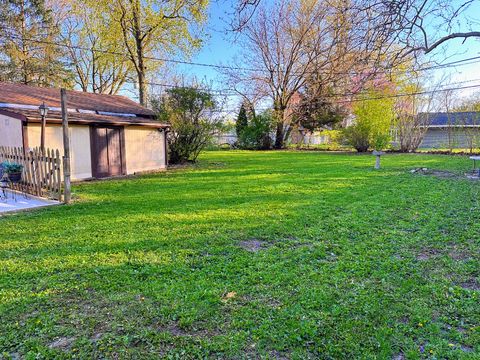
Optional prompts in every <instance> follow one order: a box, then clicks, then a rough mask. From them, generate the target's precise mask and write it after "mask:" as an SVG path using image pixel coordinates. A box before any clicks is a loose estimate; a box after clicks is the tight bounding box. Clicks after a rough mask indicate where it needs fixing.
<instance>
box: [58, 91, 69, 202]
mask: <svg viewBox="0 0 480 360" xmlns="http://www.w3.org/2000/svg"><path fill="white" fill-rule="evenodd" d="M60 98H61V102H62V128H63V151H64V153H63V181H64V195H63V198H64V201H65V203H66V204H68V203H69V202H70V199H71V192H72V185H71V183H70V139H69V133H68V111H67V91H66V90H65V89H60Z"/></svg>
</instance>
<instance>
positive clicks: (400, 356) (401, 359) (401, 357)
mask: <svg viewBox="0 0 480 360" xmlns="http://www.w3.org/2000/svg"><path fill="white" fill-rule="evenodd" d="M404 359H405V355H404V354H403V353H402V352H400V353H398V354H396V355H393V356H392V360H404Z"/></svg>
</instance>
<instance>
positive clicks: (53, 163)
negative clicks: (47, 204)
mask: <svg viewBox="0 0 480 360" xmlns="http://www.w3.org/2000/svg"><path fill="white" fill-rule="evenodd" d="M4 161H9V162H16V163H19V164H22V165H23V173H22V180H21V181H20V182H19V183H18V184H14V185H13V186H14V189H15V190H18V191H22V192H26V193H29V194H32V195H36V196H41V197H46V198H50V199H55V200H59V201H61V200H62V178H61V168H62V161H61V157H60V152H59V151H58V150H53V149H45V151H43V152H42V151H41V150H40V149H39V148H35V149H30V150H27V151H25V152H24V150H23V148H22V147H6V146H0V163H1V162H4Z"/></svg>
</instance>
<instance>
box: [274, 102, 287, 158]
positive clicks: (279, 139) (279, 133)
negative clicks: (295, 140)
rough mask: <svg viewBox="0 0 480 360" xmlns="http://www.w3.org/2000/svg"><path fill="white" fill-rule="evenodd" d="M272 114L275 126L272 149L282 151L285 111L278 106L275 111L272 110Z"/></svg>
mask: <svg viewBox="0 0 480 360" xmlns="http://www.w3.org/2000/svg"><path fill="white" fill-rule="evenodd" d="M275 107H276V106H275ZM273 114H274V117H275V120H276V124H277V128H276V130H275V144H274V146H273V147H274V148H275V149H283V148H284V146H285V130H284V124H283V121H284V114H285V109H283V108H282V106H278V107H277V108H276V109H274V112H273Z"/></svg>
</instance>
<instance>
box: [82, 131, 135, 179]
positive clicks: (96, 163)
mask: <svg viewBox="0 0 480 360" xmlns="http://www.w3.org/2000/svg"><path fill="white" fill-rule="evenodd" d="M90 139H91V147H92V148H91V152H92V174H93V176H94V177H96V178H102V177H109V176H117V175H123V174H125V172H126V169H125V152H124V132H123V128H120V127H96V126H95V127H91V128H90Z"/></svg>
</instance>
